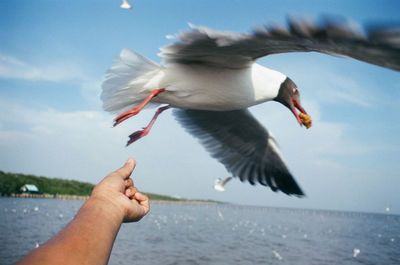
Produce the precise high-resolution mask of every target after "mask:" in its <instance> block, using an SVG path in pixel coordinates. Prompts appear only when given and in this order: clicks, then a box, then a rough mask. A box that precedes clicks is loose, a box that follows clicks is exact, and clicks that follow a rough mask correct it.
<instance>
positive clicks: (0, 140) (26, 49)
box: [0, 0, 400, 214]
mask: <svg viewBox="0 0 400 265" xmlns="http://www.w3.org/2000/svg"><path fill="white" fill-rule="evenodd" d="M121 2H122V1H117V0H107V1H106V0H97V1H62V0H60V1H50V0H48V1H40V0H37V1H1V2H0V22H1V23H0V39H1V42H0V170H3V171H9V172H20V173H29V174H37V175H44V176H48V177H58V178H67V179H76V180H81V181H88V182H92V183H97V182H98V181H99V180H100V179H101V178H102V177H103V176H105V175H106V174H107V173H109V172H110V171H112V170H114V169H116V168H117V167H119V166H120V165H121V164H122V163H123V162H124V161H125V160H126V159H127V158H128V157H134V158H135V159H136V160H137V162H138V164H137V168H136V171H135V173H134V176H133V177H134V179H135V182H136V184H137V186H138V187H139V188H140V189H142V190H144V191H147V192H155V193H161V194H168V195H176V196H182V197H189V198H201V199H216V200H222V201H228V202H233V203H241V204H251V205H265V206H282V207H301V208H317V209H335V210H351V211H368V212H385V208H386V207H390V208H391V212H392V213H397V214H400V208H399V206H398V203H397V202H398V201H400V193H399V192H398V187H400V173H399V172H400V163H399V162H400V160H399V157H400V140H399V137H398V135H400V125H399V124H400V122H399V121H400V119H399V117H398V113H400V104H399V103H400V75H399V72H396V71H392V70H388V69H384V68H381V67H377V66H373V65H369V64H366V63H362V62H358V61H355V60H350V59H342V58H336V57H331V56H327V55H321V54H314V53H311V54H310V53H303V54H283V55H274V56H270V57H267V58H263V59H261V60H259V63H261V64H262V65H264V66H267V67H270V68H273V69H275V70H278V71H281V72H283V73H285V74H286V75H288V76H289V77H290V78H291V79H292V80H294V82H295V83H296V84H297V86H298V87H299V89H300V92H301V95H302V103H303V106H304V107H305V108H306V110H307V111H308V112H309V113H310V114H311V116H312V117H313V120H314V126H313V127H312V128H311V129H309V130H305V129H304V128H300V127H299V126H298V124H297V123H296V121H295V119H294V118H293V115H292V114H291V113H290V112H289V111H288V110H287V109H286V108H283V107H282V106H281V105H279V104H277V103H265V104H261V105H259V106H256V107H253V108H251V111H252V113H253V114H254V115H255V116H256V117H257V118H258V119H259V120H260V121H261V122H262V124H263V125H264V126H266V127H267V128H268V129H269V130H270V131H271V132H272V134H273V135H274V136H275V137H276V138H277V140H278V142H279V144H280V147H281V150H282V153H283V156H284V157H285V159H286V162H287V164H288V166H289V168H290V170H291V172H292V173H293V175H294V176H295V178H296V180H297V182H298V183H299V184H300V186H301V187H302V188H303V190H304V191H305V192H306V194H307V197H306V198H304V199H298V198H293V197H288V196H286V195H284V194H282V193H274V192H272V191H270V190H269V189H267V188H265V187H261V186H251V185H250V184H247V183H241V182H240V181H238V180H234V181H232V182H230V183H229V184H228V186H227V188H228V190H227V192H225V193H217V192H215V191H214V190H213V189H212V185H213V183H214V180H215V178H217V177H225V176H228V173H227V172H226V171H225V169H224V167H223V166H222V165H220V164H219V163H218V162H216V161H215V160H213V159H212V158H210V157H209V155H208V154H207V153H206V152H205V151H204V150H203V148H202V147H201V146H200V145H199V144H198V143H197V141H196V140H195V139H194V138H192V137H191V136H190V135H188V134H187V133H186V132H185V131H184V130H183V129H182V128H181V127H180V125H179V124H178V123H177V122H175V120H174V118H173V117H172V115H171V113H170V112H165V113H163V114H162V116H160V118H159V120H158V121H157V123H156V125H155V126H154V127H153V130H152V131H151V133H150V134H149V135H148V136H147V137H145V138H143V139H141V141H139V142H137V143H135V144H133V145H132V146H130V147H128V148H125V142H126V140H127V136H128V135H129V134H130V133H131V132H133V131H135V130H137V129H139V128H141V127H143V126H144V125H146V124H147V123H148V121H149V119H150V118H151V117H152V115H153V112H154V110H146V111H143V112H142V113H140V114H139V115H138V116H136V117H134V118H131V119H130V120H128V121H126V122H124V123H123V124H121V125H119V126H118V127H116V128H111V125H112V119H113V116H112V115H110V114H108V113H105V112H104V111H102V109H101V101H100V99H99V95H100V93H101V88H100V85H101V82H102V78H103V75H104V72H105V71H106V70H107V69H108V68H109V67H110V66H111V65H112V59H113V58H114V57H115V56H116V55H118V54H119V52H120V50H121V49H122V48H125V47H127V48H131V49H133V50H135V51H137V52H139V53H141V54H143V55H144V56H146V57H148V58H150V59H152V60H154V61H156V62H160V58H159V57H158V56H157V53H158V52H159V50H158V49H159V47H161V46H164V45H167V44H169V43H171V40H168V39H166V38H165V36H166V35H168V34H176V33H179V32H180V31H182V30H186V29H188V25H187V23H188V22H190V23H193V24H198V25H203V26H208V27H211V28H215V29H221V30H231V31H236V32H243V31H249V30H251V29H252V28H253V27H255V26H257V25H260V24H264V23H268V22H279V23H284V21H285V18H286V16H287V15H304V16H310V17H313V18H318V16H320V15H323V14H333V15H340V16H344V17H347V18H350V19H352V20H354V21H356V22H358V23H361V24H364V23H366V24H368V23H371V22H374V21H378V22H389V23H392V22H399V17H398V10H400V3H399V2H398V1H362V2H361V1H232V0H230V1H208V0H203V1H188V0H181V1H152V0H141V1H140V0H136V1H130V3H131V4H132V6H133V8H132V9H131V10H123V9H120V8H119V5H120V4H121ZM360 3H362V4H363V5H362V6H360Z"/></svg>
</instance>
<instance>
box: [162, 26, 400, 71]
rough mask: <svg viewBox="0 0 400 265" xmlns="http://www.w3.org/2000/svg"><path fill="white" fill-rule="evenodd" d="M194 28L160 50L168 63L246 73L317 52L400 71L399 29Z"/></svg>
mask: <svg viewBox="0 0 400 265" xmlns="http://www.w3.org/2000/svg"><path fill="white" fill-rule="evenodd" d="M190 26H191V28H192V30H190V31H185V32H183V33H181V34H179V35H177V36H176V38H177V39H178V40H179V41H178V42H176V43H173V44H171V45H168V46H166V47H163V48H162V49H161V53H160V55H161V56H162V57H163V58H164V62H165V63H176V62H178V63H187V64H190V63H197V64H198V63H202V64H208V65H215V66H220V67H230V68H242V67H246V66H249V65H250V64H251V63H253V62H254V60H256V59H258V58H260V57H263V56H266V55H270V54H277V53H288V52H311V51H314V52H320V53H326V54H331V55H339V56H345V57H352V58H355V59H358V60H361V61H364V62H368V63H371V64H376V65H380V66H383V67H386V68H391V69H394V70H400V27H394V26H393V27H390V26H382V27H375V28H370V29H363V30H361V29H359V28H357V27H355V26H354V24H351V23H349V22H348V21H343V20H339V19H335V20H333V19H325V20H323V21H322V22H320V23H317V22H312V21H310V20H305V19H289V21H288V25H287V26H276V25H270V26H262V27H259V28H257V29H256V30H255V31H254V32H253V33H233V32H228V31H218V30H213V29H210V28H206V27H201V26H194V25H190Z"/></svg>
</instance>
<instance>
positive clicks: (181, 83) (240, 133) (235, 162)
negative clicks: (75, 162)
mask: <svg viewBox="0 0 400 265" xmlns="http://www.w3.org/2000/svg"><path fill="white" fill-rule="evenodd" d="M190 26H191V27H192V30H190V31H186V32H183V33H181V34H179V35H177V36H176V38H177V39H178V41H177V42H175V43H173V44H171V45H169V46H166V47H164V48H162V49H161V57H162V58H163V63H164V64H163V65H159V64H157V63H154V62H152V61H150V60H149V59H147V58H145V57H143V56H141V55H139V54H137V53H135V52H133V51H131V50H129V49H123V50H122V51H121V54H120V55H119V56H118V57H117V58H116V62H117V63H116V64H115V65H114V66H112V67H111V68H110V69H109V70H108V72H107V74H106V78H105V81H104V82H103V85H102V89H103V92H102V95H101V98H102V100H103V103H104V105H103V107H104V109H105V110H106V111H109V112H113V113H122V114H120V115H119V116H118V117H117V118H116V119H115V123H114V126H116V125H118V124H119V123H121V122H122V121H124V120H126V119H128V118H129V117H132V116H134V115H136V114H137V113H139V112H140V110H142V109H143V108H144V107H145V106H148V105H153V106H154V105H160V104H167V105H165V106H162V107H160V108H159V109H158V110H157V112H156V113H155V115H154V117H153V119H152V120H151V121H150V123H149V125H148V126H147V127H146V128H144V129H143V130H140V131H136V132H134V133H132V134H131V135H130V136H129V138H130V139H129V141H128V143H127V145H129V144H131V143H133V142H134V141H136V140H138V139H140V138H141V137H143V136H145V135H147V134H148V132H149V130H150V128H151V127H152V125H153V124H154V122H155V120H156V119H157V117H158V115H159V114H160V113H161V112H163V111H164V110H166V109H169V108H174V115H175V116H176V118H177V120H178V121H179V122H180V123H181V125H182V126H183V127H184V128H185V129H186V130H187V131H188V132H189V133H191V134H192V135H194V136H195V137H197V138H198V139H199V140H200V143H201V144H202V145H203V146H204V147H205V148H206V149H207V150H208V151H209V152H210V153H211V155H212V156H213V157H214V158H216V159H218V160H219V161H220V162H221V163H222V164H223V165H224V166H225V167H226V169H227V170H228V171H229V172H230V173H231V174H232V175H233V177H239V178H240V180H241V181H248V182H250V183H251V184H253V185H254V184H256V183H260V184H261V185H264V186H269V187H270V188H271V189H272V190H273V191H278V190H281V191H282V192H284V193H286V194H289V195H291V194H293V195H297V196H302V195H304V193H303V191H302V190H301V188H300V187H299V186H298V184H297V183H296V181H295V180H294V178H293V176H292V174H291V173H290V172H289V170H288V168H287V166H286V164H285V162H284V161H283V159H282V157H281V155H280V153H279V150H278V147H277V143H276V142H275V140H274V138H273V137H272V136H271V135H270V133H269V132H268V131H267V130H266V129H265V128H264V127H263V126H262V125H261V124H260V123H259V122H258V121H257V120H256V119H255V118H254V117H253V116H252V115H251V113H250V112H249V111H248V108H249V107H251V106H254V105H257V104H260V103H263V102H267V101H277V102H279V103H281V104H283V105H284V106H286V107H287V108H288V109H289V110H290V111H291V112H292V113H293V114H294V116H295V118H296V119H297V121H298V122H299V123H300V125H302V124H304V125H305V126H306V127H307V128H308V127H310V126H311V119H310V117H309V116H308V115H307V113H306V111H305V110H304V109H303V107H302V106H301V103H300V94H299V90H298V88H297V86H296V85H295V83H294V82H293V81H292V80H291V79H290V78H289V77H287V76H286V75H285V74H283V73H280V72H277V71H275V70H272V69H269V68H267V67H264V66H261V65H259V64H257V63H256V60H257V59H258V58H260V57H263V56H267V55H271V54H278V53H288V52H310V51H314V52H320V53H325V54H331V55H340V56H344V57H351V58H355V59H358V60H361V61H365V62H368V63H372V64H376V65H380V66H383V67H386V68H390V69H394V70H400V30H399V29H398V28H395V29H393V28H390V27H386V28H384V27H382V28H380V29H373V30H369V31H367V32H366V33H362V32H360V31H358V30H354V29H353V27H351V26H350V25H348V24H346V23H343V21H339V22H338V21H331V20H326V21H324V22H322V23H314V22H309V21H306V20H290V21H289V26H288V27H277V26H270V27H267V26H265V27H260V28H258V29H257V30H255V31H254V32H253V33H243V34H239V33H233V32H226V31H217V30H213V29H210V28H206V27H200V26H194V25H190ZM296 109H297V110H298V111H300V113H298V112H297V110H296Z"/></svg>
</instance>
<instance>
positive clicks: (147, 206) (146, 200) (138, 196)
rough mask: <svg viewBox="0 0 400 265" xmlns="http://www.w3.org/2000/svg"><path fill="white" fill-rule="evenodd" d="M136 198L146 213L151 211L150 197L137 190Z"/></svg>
mask: <svg viewBox="0 0 400 265" xmlns="http://www.w3.org/2000/svg"><path fill="white" fill-rule="evenodd" d="M134 198H135V199H136V200H137V201H138V202H139V204H140V205H141V206H142V207H143V208H144V210H145V214H147V213H148V212H149V211H150V201H149V198H148V197H147V196H146V195H145V194H143V193H140V192H136V193H135V195H134Z"/></svg>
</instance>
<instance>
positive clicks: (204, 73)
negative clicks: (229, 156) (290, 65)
mask: <svg viewBox="0 0 400 265" xmlns="http://www.w3.org/2000/svg"><path fill="white" fill-rule="evenodd" d="M118 61H121V62H123V63H126V65H127V66H128V67H129V68H131V71H130V72H129V73H130V76H126V83H125V84H118V85H119V86H118V87H119V88H120V90H121V92H122V93H124V92H128V91H129V98H134V99H135V103H136V102H140V101H142V100H143V99H145V98H146V97H147V96H148V95H149V94H150V93H151V92H152V91H154V90H156V89H161V88H165V89H166V90H165V92H164V93H161V94H159V95H158V96H157V97H155V98H154V99H153V100H152V102H153V103H160V104H169V105H170V106H171V107H176V108H182V109H197V110H211V111H228V110H238V109H245V108H248V107H251V106H253V105H257V104H260V103H262V102H266V101H269V100H272V99H274V98H275V97H276V96H277V95H278V92H279V87H280V84H281V83H282V82H283V81H284V80H285V79H286V78H287V77H286V76H285V75H284V74H282V73H280V72H277V71H275V70H272V69H269V68H267V67H264V66H261V65H259V64H257V63H253V64H252V65H251V66H249V67H244V68H240V69H230V68H223V67H217V66H214V67H210V66H207V65H198V64H168V65H167V66H165V67H163V66H160V65H158V64H156V63H154V62H151V61H150V60H149V59H147V58H144V57H143V56H141V55H139V54H137V53H135V52H133V51H131V50H129V49H124V50H123V51H122V52H121V54H120V56H119V58H118ZM149 62H151V64H149ZM143 63H147V64H149V66H152V67H149V68H148V72H145V73H143V72H141V73H140V75H139V76H137V72H136V71H135V69H137V68H139V67H140V66H141V65H143ZM115 71H120V68H117V69H115ZM118 100H119V101H118ZM125 101H126V97H118V98H116V99H115V100H114V101H113V102H112V105H114V106H120V105H123V104H124V102H125ZM114 108H115V107H113V108H112V109H114ZM117 108H118V107H117ZM106 109H107V108H106Z"/></svg>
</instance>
